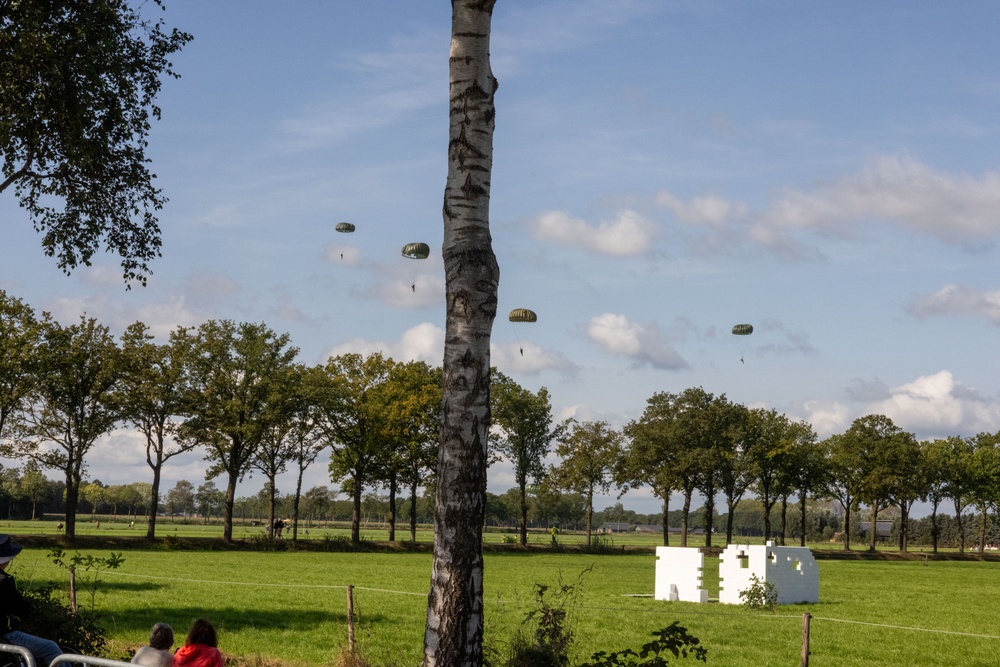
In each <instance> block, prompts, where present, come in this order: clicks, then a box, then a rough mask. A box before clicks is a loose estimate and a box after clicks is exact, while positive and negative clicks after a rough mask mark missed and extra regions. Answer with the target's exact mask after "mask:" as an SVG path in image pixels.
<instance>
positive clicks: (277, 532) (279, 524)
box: [274, 517, 285, 540]
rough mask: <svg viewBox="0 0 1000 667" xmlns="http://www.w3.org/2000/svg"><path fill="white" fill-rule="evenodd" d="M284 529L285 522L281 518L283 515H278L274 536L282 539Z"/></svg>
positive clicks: (275, 521)
mask: <svg viewBox="0 0 1000 667" xmlns="http://www.w3.org/2000/svg"><path fill="white" fill-rule="evenodd" d="M284 529H285V522H284V521H282V520H281V517H278V518H277V519H275V520H274V536H275V537H276V538H278V539H279V540H280V539H281V531H283V530H284Z"/></svg>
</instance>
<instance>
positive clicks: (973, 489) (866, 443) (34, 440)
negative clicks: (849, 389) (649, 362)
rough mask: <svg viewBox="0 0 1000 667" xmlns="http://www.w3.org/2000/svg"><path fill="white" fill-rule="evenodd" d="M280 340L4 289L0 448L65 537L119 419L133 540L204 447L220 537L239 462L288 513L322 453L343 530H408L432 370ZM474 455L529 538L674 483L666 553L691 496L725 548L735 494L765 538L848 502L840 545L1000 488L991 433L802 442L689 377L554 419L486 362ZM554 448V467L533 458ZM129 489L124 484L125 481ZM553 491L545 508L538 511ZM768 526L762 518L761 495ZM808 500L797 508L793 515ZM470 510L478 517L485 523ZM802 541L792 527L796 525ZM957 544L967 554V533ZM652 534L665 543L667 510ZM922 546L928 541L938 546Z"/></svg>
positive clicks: (422, 461) (422, 469) (220, 324)
mask: <svg viewBox="0 0 1000 667" xmlns="http://www.w3.org/2000/svg"><path fill="white" fill-rule="evenodd" d="M296 355H297V350H296V348H294V347H292V346H291V345H290V341H289V339H288V336H287V334H281V335H279V334H276V333H275V332H274V331H272V330H270V329H269V328H267V327H266V326H264V325H262V324H248V323H241V324H234V323H233V322H230V321H210V322H207V323H205V324H203V325H201V326H199V327H196V328H184V327H179V328H177V329H176V330H174V331H173V332H171V334H170V337H169V340H168V341H167V342H165V343H162V344H158V343H156V342H155V341H154V340H153V338H152V336H151V335H150V333H149V330H148V328H147V327H146V326H145V325H144V324H142V323H135V324H133V325H132V326H130V327H128V329H127V330H126V331H125V333H124V334H123V335H122V336H121V338H120V340H116V339H115V338H114V337H112V335H111V334H110V332H109V330H108V329H107V327H105V326H103V325H101V324H99V323H98V322H97V321H95V320H94V319H88V318H81V320H80V321H79V322H78V323H76V324H74V325H70V326H62V325H60V324H59V323H57V322H55V321H54V320H52V318H51V317H50V316H49V315H47V314H43V315H42V316H40V317H36V316H35V314H34V312H33V311H32V310H31V309H30V308H29V307H28V306H26V305H25V304H23V303H22V302H21V301H19V300H17V299H15V298H12V297H9V296H7V295H6V294H5V293H2V292H0V438H2V442H0V449H2V453H3V454H4V455H6V456H8V457H14V458H19V459H23V460H25V461H28V462H29V463H30V464H31V465H32V466H33V467H32V468H31V470H32V471H34V472H35V473H37V474H40V471H41V470H42V469H46V468H48V469H54V470H58V471H61V472H62V474H63V477H64V484H65V498H66V501H65V502H66V505H65V508H66V531H67V535H68V536H69V537H71V538H72V536H73V535H74V524H75V517H76V514H77V512H78V509H79V507H78V505H79V501H80V497H81V492H82V491H89V492H92V493H97V492H98V491H99V490H97V491H95V490H93V489H89V487H88V490H84V489H81V483H82V480H83V474H84V471H85V469H86V467H85V461H86V457H87V454H88V452H90V450H91V449H92V448H93V446H94V445H95V443H96V442H97V441H98V439H99V438H101V437H102V436H105V435H107V434H108V433H110V432H112V431H113V430H115V429H119V428H123V427H131V428H134V429H137V430H138V431H139V432H141V433H142V435H143V436H144V440H145V445H146V446H145V455H146V456H145V458H146V462H147V465H148V466H149V468H150V470H151V475H152V481H151V483H150V484H148V485H147V486H146V487H143V488H144V489H146V490H147V498H148V502H147V506H148V507H149V509H150V511H149V512H148V516H149V519H148V527H147V536H148V537H149V538H152V537H153V536H154V534H155V522H156V516H157V513H158V508H159V504H160V488H159V487H160V477H161V474H162V470H163V467H164V465H165V464H166V463H167V462H168V461H169V460H170V459H172V458H173V457H175V456H177V455H179V454H181V453H184V452H187V451H190V450H192V449H193V448H195V447H200V448H201V449H202V451H204V452H205V456H206V459H207V460H208V461H209V469H208V474H207V478H208V479H209V480H211V479H214V478H216V477H219V478H221V479H222V480H223V481H224V482H225V488H224V500H223V509H222V514H223V517H224V536H225V538H226V539H232V519H233V512H234V505H235V502H236V490H237V485H238V483H239V481H240V480H241V479H243V477H244V476H246V475H247V474H250V473H252V472H257V473H260V474H262V475H263V476H264V478H265V481H266V485H265V488H266V489H269V490H270V491H269V492H270V493H271V499H270V511H269V518H268V520H269V521H270V522H273V520H274V517H275V480H276V478H277V476H278V475H280V474H282V473H283V472H286V471H287V470H288V469H289V468H291V470H293V471H294V472H296V473H297V474H296V479H297V486H296V489H295V493H294V501H293V505H294V507H293V514H294V515H295V516H296V517H297V515H298V501H299V499H300V498H301V494H302V488H301V487H302V479H303V475H304V472H305V470H306V469H307V468H308V466H310V465H311V464H312V463H314V462H315V461H316V459H317V458H318V456H319V454H320V453H321V452H322V451H323V450H324V449H326V448H327V447H329V448H330V459H331V462H330V467H329V472H330V478H331V481H333V482H337V483H339V484H340V487H341V489H342V490H343V491H344V492H345V493H346V494H348V495H349V496H350V498H351V500H352V503H353V507H354V511H353V516H352V538H353V539H354V540H355V541H358V540H360V522H361V516H362V511H361V505H362V499H363V497H364V494H365V492H366V491H373V490H384V491H385V492H386V493H387V495H388V497H389V506H390V538H391V539H395V525H396V507H397V499H398V498H399V497H400V496H402V495H404V494H405V495H408V497H409V500H410V502H409V503H408V506H409V513H410V516H409V523H410V534H411V539H415V531H416V524H417V514H416V507H417V499H418V497H419V495H420V493H421V491H423V490H425V489H434V488H435V482H434V476H435V475H434V473H435V470H434V466H435V462H436V461H437V456H438V444H439V435H438V434H439V428H440V423H441V409H442V393H441V385H442V377H441V370H440V369H437V368H433V367H430V366H428V365H427V364H425V363H423V362H408V363H397V362H394V361H393V360H391V359H387V358H385V357H383V356H382V355H380V354H372V355H368V356H362V355H358V354H345V355H340V356H337V357H332V358H330V359H329V360H328V361H327V363H326V364H323V365H318V366H313V367H307V366H305V365H302V364H298V363H296V362H295V357H296ZM491 375H492V391H491V397H490V407H491V420H490V431H489V434H490V435H489V448H488V452H489V454H490V457H489V461H490V462H495V461H497V460H500V459H503V460H506V461H507V462H509V463H510V465H511V467H512V469H513V473H514V481H515V483H516V488H517V490H518V496H519V498H518V500H519V507H518V512H517V514H518V515H519V522H518V523H519V528H520V541H521V543H522V544H525V543H526V542H527V525H528V510H529V495H530V494H531V493H539V492H541V493H550V494H551V493H563V492H566V493H572V494H579V495H580V496H581V497H582V498H583V499H584V510H583V511H584V512H585V514H586V521H585V524H586V527H587V528H586V529H587V535H588V540H589V538H590V532H591V529H592V514H593V499H594V496H595V495H596V494H599V493H605V494H606V493H609V492H610V491H611V489H615V490H616V491H617V492H618V493H619V495H621V494H624V493H625V492H627V491H628V490H629V489H631V488H635V487H638V486H645V487H648V488H650V489H652V491H653V493H654V494H655V495H656V496H657V497H658V498H660V499H661V501H662V502H663V506H664V507H663V509H664V511H663V513H662V516H663V517H664V518H665V517H667V516H668V515H669V501H670V498H671V497H673V496H675V495H680V497H681V498H682V499H683V500H682V509H681V534H680V541H681V544H682V545H686V544H687V538H688V532H689V526H688V520H687V518H688V516H689V514H690V512H691V509H692V508H691V503H692V501H693V499H694V498H695V497H696V495H697V496H700V497H702V498H704V499H705V503H706V506H705V516H706V517H707V518H708V521H709V524H710V525H708V526H706V528H707V530H706V543H707V544H708V545H711V542H712V539H713V532H714V531H713V528H714V526H713V525H711V523H712V521H713V517H715V516H716V508H715V503H716V501H717V499H719V500H723V501H724V502H725V511H724V512H722V513H721V514H723V515H724V516H726V530H725V534H726V540H727V541H731V540H732V537H733V520H734V517H735V516H736V509H737V506H738V504H739V503H740V501H741V499H742V498H743V497H744V496H745V495H747V494H752V495H754V496H755V497H756V498H757V499H758V500H759V501H760V502H761V503H762V505H763V508H764V515H763V516H764V521H765V531H764V532H765V533H766V534H768V535H771V534H774V533H775V532H776V533H777V534H779V535H780V536H784V535H785V534H786V532H788V527H787V525H786V524H787V510H788V507H789V506H790V504H792V503H798V504H799V506H800V508H804V507H805V503H806V499H807V497H809V496H812V497H817V498H830V499H834V500H836V501H837V502H839V503H840V504H841V506H842V507H843V510H844V515H845V519H844V533H845V534H846V535H847V537H848V539H847V541H846V542H845V546H847V547H848V548H849V547H850V535H851V534H852V531H851V517H852V515H855V514H856V513H857V511H858V510H859V508H860V507H862V506H864V507H866V508H867V509H868V514H869V516H870V520H871V521H872V527H873V530H871V531H870V533H869V534H870V535H871V536H872V538H873V539H874V535H875V531H874V526H875V521H876V520H877V518H878V515H879V512H881V511H884V510H885V509H886V508H887V507H890V506H893V507H896V508H898V510H899V512H900V514H901V519H902V520H901V526H902V527H903V530H901V532H900V535H899V540H900V549H906V543H907V537H908V535H907V531H906V526H907V525H908V522H907V520H906V519H907V517H908V514H909V512H910V510H911V508H912V506H913V504H914V503H915V502H917V501H927V502H929V503H930V504H931V507H932V519H933V520H935V521H936V518H937V514H938V509H939V507H940V505H941V504H942V502H944V501H945V500H948V499H950V500H951V501H952V503H953V505H954V508H955V517H956V520H957V521H959V522H961V521H962V514H963V512H964V510H965V509H966V508H967V507H969V506H971V507H974V508H975V509H976V510H977V512H978V513H979V516H980V522H979V535H980V538H979V539H978V540H977V542H978V544H979V545H980V547H982V545H983V543H984V540H985V532H986V529H987V519H988V514H989V511H990V510H991V509H994V508H996V506H997V502H998V499H1000V449H998V442H1000V436H998V435H996V434H993V435H991V434H986V433H983V434H979V435H977V436H975V437H972V438H960V437H957V436H956V437H951V438H946V439H940V440H933V441H929V442H923V443H921V442H918V441H917V439H916V438H915V436H914V435H913V434H911V433H907V432H905V431H903V430H902V429H900V428H899V427H897V426H896V425H895V424H893V423H892V420H890V419H889V418H888V417H885V416H884V415H868V416H865V417H862V418H860V419H858V420H856V421H855V422H854V423H853V424H852V425H851V427H850V428H849V429H847V430H846V431H845V432H844V433H841V434H837V435H834V436H831V437H830V438H827V439H826V440H823V441H822V442H820V441H818V439H817V437H816V434H815V432H814V431H813V430H812V428H811V426H810V425H809V424H807V423H805V422H796V421H792V420H790V419H788V418H787V417H786V416H785V415H782V414H780V413H778V412H777V411H775V410H766V409H762V408H756V409H749V408H746V407H745V406H743V405H740V404H736V403H732V402H731V401H729V400H728V399H727V398H726V397H725V396H724V395H721V396H715V395H713V394H710V393H708V392H706V391H705V390H704V389H702V388H700V387H699V388H690V389H687V390H685V391H683V392H680V393H677V394H674V393H670V392H661V393H657V394H655V395H654V396H652V397H651V398H650V399H648V401H647V405H646V408H645V410H644V412H643V414H642V416H641V417H640V418H639V419H637V420H635V421H633V422H631V423H629V424H627V425H626V426H625V427H624V428H623V429H621V430H616V429H613V428H611V427H610V426H609V425H608V424H607V423H605V422H576V421H573V420H569V421H566V422H563V423H558V424H557V423H555V422H554V419H553V417H552V410H551V403H550V397H549V394H548V392H547V390H546V389H545V388H544V387H542V388H541V389H539V390H538V391H537V392H532V391H530V390H528V389H525V388H524V387H522V386H520V385H519V384H518V383H517V382H515V381H513V380H512V379H510V378H509V377H506V376H505V375H503V374H502V373H499V372H497V371H496V370H493V371H492V373H491ZM552 453H554V454H555V455H556V456H557V458H558V461H557V463H555V464H551V463H548V461H549V459H550V454H552ZM135 490H136V489H134V488H133V489H132V490H131V491H132V492H133V493H134V492H135ZM551 504H552V503H550V505H551ZM776 506H777V507H779V508H780V513H779V517H780V518H779V522H780V528H779V529H778V530H777V531H774V530H772V526H771V516H772V509H773V508H774V507H776ZM805 516H806V512H805V511H799V512H798V517H800V520H804V517H805ZM484 520H485V515H484ZM796 532H797V533H798V534H799V535H801V536H802V539H803V540H804V537H805V535H806V532H807V531H806V530H805V528H804V527H800V529H799V530H797V531H796ZM965 534H966V531H964V530H961V529H960V530H959V531H958V535H960V536H962V540H961V542H960V543H959V545H958V546H959V548H960V549H962V550H964V549H965V544H964V535H965ZM663 538H664V543H667V542H668V541H669V533H668V531H667V522H666V520H664V522H663ZM935 547H936V544H935Z"/></svg>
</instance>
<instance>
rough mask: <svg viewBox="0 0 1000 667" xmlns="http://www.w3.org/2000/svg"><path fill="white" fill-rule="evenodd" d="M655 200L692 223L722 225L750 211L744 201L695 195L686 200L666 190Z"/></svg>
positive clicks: (740, 217) (678, 217)
mask: <svg viewBox="0 0 1000 667" xmlns="http://www.w3.org/2000/svg"><path fill="white" fill-rule="evenodd" d="M655 201H656V203H657V204H658V205H660V206H662V207H663V208H665V209H667V210H668V211H671V212H672V213H673V214H674V215H675V216H677V219H678V220H680V221H681V222H684V223H687V224H690V225H702V224H705V225H711V226H713V227H721V226H723V225H726V224H728V223H731V222H733V221H734V220H740V219H742V218H744V217H746V215H747V211H748V208H747V205H746V204H744V203H743V202H730V201H727V200H725V199H722V198H721V197H716V196H709V197H695V198H693V199H690V200H688V201H686V202H685V201H684V200H682V199H681V198H680V197H678V196H676V195H674V194H672V193H670V192H667V191H666V190H661V191H660V192H658V193H656V197H655Z"/></svg>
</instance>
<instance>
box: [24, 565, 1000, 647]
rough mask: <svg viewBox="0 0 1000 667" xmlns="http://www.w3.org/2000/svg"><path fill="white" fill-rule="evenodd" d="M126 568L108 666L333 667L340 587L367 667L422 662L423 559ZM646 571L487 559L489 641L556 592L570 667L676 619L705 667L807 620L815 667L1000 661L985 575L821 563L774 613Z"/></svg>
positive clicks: (47, 571) (108, 596)
mask: <svg viewBox="0 0 1000 667" xmlns="http://www.w3.org/2000/svg"><path fill="white" fill-rule="evenodd" d="M92 553H95V554H97V555H102V554H106V552H92ZM124 555H125V564H124V565H123V566H122V567H121V568H120V569H119V570H117V571H114V572H107V573H103V574H102V575H101V577H102V581H101V583H100V592H99V593H98V595H97V597H96V605H97V608H98V610H99V611H100V612H101V613H102V615H103V618H104V621H105V624H106V625H107V627H108V628H109V630H110V633H111V637H112V646H113V651H114V656H113V657H119V658H122V657H127V656H129V655H130V654H131V651H132V650H134V648H135V647H137V646H139V645H140V644H142V643H143V642H144V641H145V640H146V638H147V637H148V632H149V629H150V627H151V626H152V625H153V623H155V622H156V621H166V622H169V623H171V624H172V625H173V626H174V628H175V631H176V633H177V635H178V638H179V641H180V638H181V637H183V635H184V634H185V632H186V630H187V627H188V625H189V624H190V622H191V621H192V620H193V619H194V618H197V617H205V618H208V619H210V620H212V621H213V622H214V623H216V625H217V626H218V627H219V631H220V645H221V648H222V650H223V652H224V653H226V654H229V655H235V656H242V657H244V658H247V659H250V660H251V661H255V660H256V661H267V662H271V661H280V662H284V663H287V664H296V665H332V664H334V663H335V661H336V659H337V657H338V654H339V652H340V649H341V648H342V647H343V646H344V644H345V643H346V640H347V616H346V586H347V585H348V584H350V585H353V586H355V587H356V588H355V590H354V600H355V605H356V608H355V614H356V618H357V644H358V647H359V649H360V651H361V652H362V654H363V655H364V656H365V657H366V658H367V659H368V660H369V661H370V662H371V663H372V664H375V665H416V664H419V662H420V659H421V653H422V643H423V626H424V620H425V613H426V593H427V590H428V585H429V581H430V567H431V556H430V555H429V554H426V553H410V552H403V553H310V552H281V553H274V552H269V553H261V552H234V551H213V552H190V551H168V550H162V549H159V550H157V549H148V550H144V549H134V550H128V551H126V552H125V554H124ZM14 567H15V572H16V574H17V575H18V577H19V581H21V583H22V585H30V584H31V583H32V582H42V581H49V580H56V581H61V580H64V579H65V576H66V575H65V572H64V571H61V570H58V569H57V568H56V567H55V566H53V565H52V564H51V563H50V562H49V560H48V558H47V557H46V554H45V552H44V551H43V550H41V549H26V550H25V551H24V552H23V553H22V554H21V556H19V557H18V558H17V560H16V561H15V562H14ZM654 567H655V557H654V556H653V555H651V554H648V553H646V554H636V553H628V554H624V555H623V554H615V555H606V554H598V555H594V554H579V553H524V552H511V553H487V554H486V579H485V588H486V594H485V609H486V641H487V643H489V644H491V645H493V646H495V647H500V646H502V644H503V642H505V641H506V640H507V639H509V638H510V637H511V636H512V635H513V631H514V630H515V629H516V628H517V627H518V625H519V624H520V623H521V622H522V621H523V619H524V617H525V615H526V614H527V613H528V612H529V611H530V610H531V609H532V608H533V605H534V592H533V588H534V584H536V583H541V584H547V585H550V586H555V585H558V584H559V583H560V582H562V583H567V584H572V585H575V586H578V590H577V597H576V604H575V606H574V607H572V608H571V610H570V616H569V623H570V624H571V629H572V630H573V631H574V634H575V637H576V642H575V644H574V648H573V654H572V657H573V658H574V661H575V662H578V661H581V660H583V659H585V658H587V657H589V656H590V654H591V653H593V652H594V651H597V650H618V649H622V648H626V647H633V648H635V647H638V646H640V645H641V644H643V643H645V642H646V641H648V640H649V639H650V636H651V633H652V632H653V631H654V630H656V629H658V628H661V627H664V626H666V625H669V624H670V623H671V622H672V621H674V620H679V621H680V623H681V625H684V626H685V627H687V628H688V629H689V630H690V631H691V633H692V634H694V635H695V636H697V637H699V638H700V639H701V640H702V642H703V645H705V646H707V647H708V649H709V664H711V665H719V666H726V667H729V666H742V665H747V666H752V667H762V666H766V665H793V664H797V661H798V656H799V653H800V650H801V634H802V633H801V629H802V615H803V613H805V612H809V613H810V614H812V615H813V617H814V619H813V622H812V645H811V648H812V660H813V664H815V665H838V666H847V667H852V666H858V667H860V666H861V665H865V666H867V665H871V664H873V663H874V664H879V665H885V666H888V667H894V666H899V667H902V666H904V665H906V666H910V665H916V664H960V665H963V667H968V666H970V665H986V664H994V662H995V660H994V656H995V655H996V654H997V652H998V651H1000V639H997V638H995V635H1000V628H997V627H996V625H997V624H996V616H995V609H996V606H995V605H996V600H995V598H996V591H997V590H1000V569H998V568H997V565H996V564H995V563H980V562H958V561H931V562H929V563H927V564H924V563H923V562H914V561H898V562H897V561H888V562H887V561H820V564H819V567H820V602H819V603H817V604H810V605H792V606H782V607H779V608H778V611H777V613H774V614H770V613H767V612H750V611H747V610H744V609H743V608H742V607H739V606H730V605H722V604H718V603H710V604H707V605H698V604H694V603H678V602H674V603H669V602H663V601H655V600H653V599H652V597H651V594H652V592H653V587H654ZM714 572H717V561H715V560H714V559H707V563H706V577H705V586H706V588H708V590H709V595H710V597H713V598H714V597H717V594H718V581H717V577H714V576H711V575H712V573H714ZM931 631H937V632H931ZM945 633H955V634H945ZM958 633H962V634H958ZM972 635H983V636H979V637H977V636H972Z"/></svg>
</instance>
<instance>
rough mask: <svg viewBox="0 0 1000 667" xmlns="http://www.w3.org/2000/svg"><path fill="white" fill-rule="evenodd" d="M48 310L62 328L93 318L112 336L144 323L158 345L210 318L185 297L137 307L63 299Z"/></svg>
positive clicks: (91, 299) (99, 300) (107, 301)
mask: <svg viewBox="0 0 1000 667" xmlns="http://www.w3.org/2000/svg"><path fill="white" fill-rule="evenodd" d="M48 310H49V312H51V313H52V316H53V318H54V319H55V320H56V321H57V322H59V323H60V324H62V325H63V326H69V325H71V324H76V323H77V322H78V321H79V319H80V317H81V316H85V317H88V318H90V317H93V318H94V319H96V320H97V321H98V322H100V323H101V324H104V325H105V326H107V327H108V328H109V329H111V331H112V333H121V332H124V331H125V329H126V327H128V326H129V325H130V324H132V323H133V322H136V321H139V322H143V323H144V324H145V325H146V326H148V327H149V333H151V334H152V335H153V336H154V337H155V338H156V339H157V340H158V341H159V342H165V341H166V340H167V338H168V337H169V336H170V332H171V331H173V330H174V329H176V328H177V327H179V326H185V327H190V326H197V325H199V324H201V323H202V322H204V321H205V319H207V318H206V317H204V316H203V315H202V314H200V313H199V312H198V311H196V310H195V309H192V308H191V307H190V305H189V304H188V303H187V300H186V299H185V298H184V296H182V295H174V296H171V297H170V298H168V299H167V300H165V301H149V302H146V303H142V304H141V305H138V306H136V305H135V304H133V303H131V302H128V301H112V300H110V299H107V298H104V297H86V298H85V297H78V298H73V299H70V298H60V299H57V300H56V301H55V303H54V304H52V306H51V307H50V308H48Z"/></svg>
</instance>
